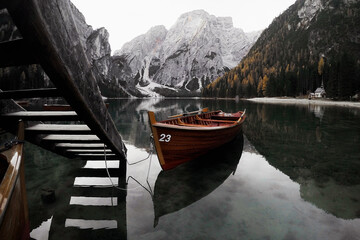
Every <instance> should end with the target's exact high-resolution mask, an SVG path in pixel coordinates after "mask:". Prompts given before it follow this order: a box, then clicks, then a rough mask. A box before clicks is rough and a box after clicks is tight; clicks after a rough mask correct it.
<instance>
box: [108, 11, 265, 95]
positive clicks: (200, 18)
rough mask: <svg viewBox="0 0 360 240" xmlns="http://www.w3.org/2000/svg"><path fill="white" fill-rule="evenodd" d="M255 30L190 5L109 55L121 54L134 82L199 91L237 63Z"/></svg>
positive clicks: (174, 90)
mask: <svg viewBox="0 0 360 240" xmlns="http://www.w3.org/2000/svg"><path fill="white" fill-rule="evenodd" d="M258 35H259V32H258V33H256V32H255V33H254V32H252V33H251V34H250V35H249V37H247V35H246V34H245V33H244V31H243V30H241V29H239V28H234V26H233V22H232V18H231V17H215V16H214V15H210V14H209V13H207V12H206V11H204V10H195V11H192V12H188V13H184V14H182V15H181V16H180V17H179V18H178V20H177V21H176V23H175V24H174V25H173V26H172V27H171V28H170V29H169V30H167V29H166V28H165V27H164V26H156V27H153V28H151V29H150V30H148V32H147V33H145V34H142V35H140V36H138V37H136V38H134V39H133V40H131V41H130V42H127V43H126V44H124V46H123V47H122V48H121V49H120V50H117V51H115V53H114V56H116V57H122V58H123V59H125V60H126V62H127V64H128V65H129V66H130V68H131V71H132V73H131V76H132V77H133V78H134V79H135V83H136V84H135V85H136V87H137V88H144V87H148V86H149V85H150V83H152V82H153V83H156V84H159V85H158V86H160V87H161V86H162V85H163V86H166V87H168V88H170V89H172V93H173V94H178V95H182V94H187V93H188V94H199V93H200V91H201V89H202V87H203V86H205V85H207V84H208V83H210V82H211V81H213V80H214V79H216V78H217V77H219V76H221V75H223V74H224V73H225V72H226V71H228V70H229V69H230V68H232V67H234V66H236V65H237V64H238V63H239V62H240V60H241V58H242V57H243V56H244V55H245V54H246V53H247V52H248V50H249V49H250V47H251V46H252V44H253V43H254V41H255V40H256V38H257V36H258ZM143 90H144V89H143ZM153 90H154V89H153ZM149 94H152V93H151V91H150V92H149ZM162 95H164V93H163V94H162ZM165 95H167V94H165Z"/></svg>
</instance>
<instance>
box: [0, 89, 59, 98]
mask: <svg viewBox="0 0 360 240" xmlns="http://www.w3.org/2000/svg"><path fill="white" fill-rule="evenodd" d="M38 97H42V98H45V97H61V93H60V92H59V91H58V90H57V89H56V88H39V89H22V90H9V91H2V92H0V99H20V98H38Z"/></svg>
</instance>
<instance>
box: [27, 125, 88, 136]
mask: <svg viewBox="0 0 360 240" xmlns="http://www.w3.org/2000/svg"><path fill="white" fill-rule="evenodd" d="M25 130H26V132H27V133H35V134H78V135H79V134H80V135H81V134H92V132H91V129H90V128H89V127H88V126H87V125H80V124H79V125H73V124H37V125H35V126H32V127H28V128H26V129H25Z"/></svg>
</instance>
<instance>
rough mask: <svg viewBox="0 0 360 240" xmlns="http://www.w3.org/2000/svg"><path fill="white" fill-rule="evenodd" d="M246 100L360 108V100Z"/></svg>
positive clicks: (278, 98) (277, 98) (265, 98)
mask: <svg viewBox="0 0 360 240" xmlns="http://www.w3.org/2000/svg"><path fill="white" fill-rule="evenodd" d="M245 100H246V101H251V102H259V103H270V104H295V105H298V104H299V105H321V106H339V107H355V108H360V102H347V101H333V100H330V99H311V100H309V99H306V98H280V97H274V98H269V97H264V98H248V99H245Z"/></svg>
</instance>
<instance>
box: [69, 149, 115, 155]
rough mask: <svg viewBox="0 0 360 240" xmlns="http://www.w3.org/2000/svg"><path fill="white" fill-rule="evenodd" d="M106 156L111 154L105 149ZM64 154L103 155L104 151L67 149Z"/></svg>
mask: <svg viewBox="0 0 360 240" xmlns="http://www.w3.org/2000/svg"><path fill="white" fill-rule="evenodd" d="M105 151H106V154H109V153H112V151H111V149H105ZM66 152H69V153H75V154H79V153H102V154H104V149H91V148H90V149H78V148H74V149H67V150H66Z"/></svg>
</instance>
